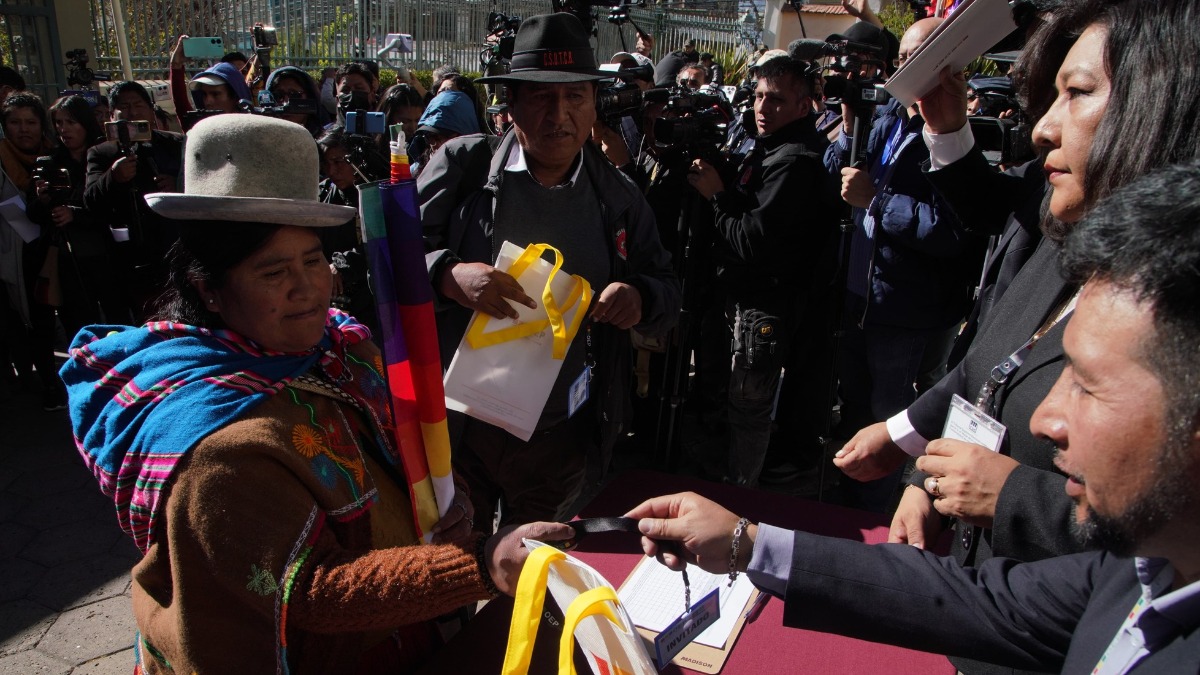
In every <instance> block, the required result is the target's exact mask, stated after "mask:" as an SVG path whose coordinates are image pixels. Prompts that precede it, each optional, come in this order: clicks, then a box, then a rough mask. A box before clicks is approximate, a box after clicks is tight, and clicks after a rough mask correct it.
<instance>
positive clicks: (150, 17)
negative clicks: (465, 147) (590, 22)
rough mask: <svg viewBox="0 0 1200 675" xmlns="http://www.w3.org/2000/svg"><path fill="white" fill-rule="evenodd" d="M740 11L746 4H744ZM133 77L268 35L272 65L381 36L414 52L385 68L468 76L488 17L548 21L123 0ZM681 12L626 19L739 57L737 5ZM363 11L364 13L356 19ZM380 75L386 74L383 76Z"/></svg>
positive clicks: (100, 32)
mask: <svg viewBox="0 0 1200 675" xmlns="http://www.w3.org/2000/svg"><path fill="white" fill-rule="evenodd" d="M742 1H743V2H746V1H747V0H742ZM91 3H92V25H93V35H94V36H95V41H96V44H95V50H94V54H95V57H96V58H95V63H96V67H97V69H100V70H111V71H114V72H120V65H119V63H120V61H119V58H118V52H117V46H116V34H115V28H114V21H113V4H112V0H91ZM121 4H122V5H123V7H124V10H125V27H126V33H127V35H128V37H129V44H130V53H131V54H132V57H131V59H130V60H131V63H132V65H133V70H134V73H135V77H138V78H160V77H163V76H164V73H165V71H166V68H167V61H168V59H169V56H170V51H171V49H172V47H173V46H174V42H175V38H176V37H177V36H178V35H180V34H188V35H191V36H193V37H198V36H218V37H221V38H222V39H223V40H224V42H225V47H226V50H227V51H232V50H235V49H236V50H240V51H243V52H246V53H250V52H251V50H252V44H251V36H250V27H251V26H252V25H253V24H254V23H255V22H262V23H264V24H267V25H273V26H274V27H275V29H276V31H277V36H278V38H279V45H278V46H277V47H276V48H275V50H274V52H273V61H274V62H275V63H280V64H282V63H288V64H293V65H297V66H300V67H303V68H308V69H312V70H316V69H319V68H321V67H324V66H337V65H339V64H341V63H345V62H347V61H352V60H354V59H357V58H372V59H374V58H377V53H378V50H379V49H380V48H382V47H383V46H384V39H385V36H386V35H387V34H388V33H407V34H410V35H412V36H413V41H414V45H413V46H414V51H413V52H412V53H409V54H395V53H393V55H392V60H393V62H396V63H403V64H404V65H405V66H407V67H409V68H416V69H427V68H433V67H436V66H438V65H441V64H443V63H450V64H453V65H456V66H458V67H460V68H463V69H465V70H468V71H473V70H479V69H480V63H479V61H480V59H479V54H480V51H481V49H482V41H483V38H484V35H485V34H486V33H487V19H488V14H489V12H491V11H499V12H503V13H505V14H508V15H510V16H514V15H515V16H521V17H528V16H532V15H535V14H541V13H545V12H547V11H549V9H550V3H549V2H547V1H546V0H496V1H495V2H493V1H492V0H408V1H401V2H378V1H376V2H370V1H369V0H245V1H242V0H186V2H185V1H184V0H123V1H122V3H121ZM697 4H703V5H705V6H706V8H705V9H689V8H688V4H686V3H673V4H669V5H668V4H654V5H651V6H648V7H645V8H635V9H633V10H631V12H630V18H631V19H632V21H633V22H634V23H636V24H637V26H639V27H640V28H641V29H642V30H645V31H648V32H650V33H651V34H652V35H653V36H654V37H655V40H656V55H657V56H661V55H663V54H665V53H667V52H669V51H671V50H673V49H678V48H680V46H681V45H682V44H683V42H684V40H686V39H689V38H690V39H692V40H695V41H696V43H697V44H696V46H697V49H699V50H700V51H712V52H714V53H719V52H729V51H734V52H736V51H744V50H745V49H746V48H747V47H749V45H748V44H747V41H746V40H745V39H744V38H743V36H742V29H743V28H744V26H742V25H741V24H740V23H739V21H738V16H737V14H736V10H737V5H736V4H734V3H732V2H729V3H721V4H714V3H713V2H708V3H692V5H693V6H694V5H697ZM363 7H365V8H366V10H365V11H360V9H361V8H363ZM596 25H597V38H596V41H595V42H596V53H597V56H598V57H599V58H600V59H601V60H602V61H603V60H605V59H607V58H608V56H610V55H611V54H613V53H614V52H617V51H622V42H621V34H622V33H624V36H625V39H626V41H627V43H626V46H627V47H628V48H629V49H632V48H633V46H634V41H635V35H634V30H633V27H632V26H630V25H628V24H627V25H625V26H624V27H622V28H619V27H618V26H616V25H613V24H610V23H607V22H605V21H604V19H603V18H601V19H600V20H599V21H598V22H597V24H596ZM385 67H386V66H385Z"/></svg>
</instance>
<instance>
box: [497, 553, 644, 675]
mask: <svg viewBox="0 0 1200 675" xmlns="http://www.w3.org/2000/svg"><path fill="white" fill-rule="evenodd" d="M524 542H525V547H526V548H528V549H529V558H528V559H526V561H525V567H524V568H522V570H521V577H520V579H518V581H517V593H516V597H515V598H514V599H513V614H512V622H511V623H510V624H509V630H508V647H507V649H506V650H505V653H504V666H503V667H502V668H501V670H500V672H501V675H527V674H528V672H529V663H530V660H531V657H532V656H533V646H534V644H535V642H536V641H537V633H538V627H539V625H540V624H541V623H542V612H543V611H545V610H544V609H543V603H544V602H545V596H546V594H547V593H549V594H550V596H551V597H553V598H554V602H556V603H557V604H558V606H559V608H561V609H562V611H563V626H562V634H561V635H560V636H559V638H558V640H559V646H558V675H577V673H576V670H575V661H574V659H573V657H574V654H575V644H576V643H578V644H579V647H580V650H581V651H582V652H583V654H584V656H585V657H586V658H587V662H588V666H590V667H591V671H592V675H613V674H616V673H624V674H626V675H655V674H656V672H657V669H656V668H655V667H654V662H653V661H652V660H651V659H650V655H649V653H647V652H646V645H645V643H644V642H643V640H642V637H641V636H640V635H639V634H638V632H637V630H635V629H634V626H633V621H631V620H630V618H629V613H628V612H626V611H625V608H624V607H623V606H621V602H620V600H618V599H617V592H616V591H615V590H614V589H613V587H612V584H610V583H608V580H606V579H605V578H604V577H603V576H601V575H600V573H599V572H597V571H596V570H594V569H592V568H591V567H589V566H588V565H587V564H586V563H584V562H583V561H581V560H579V559H578V558H573V557H571V556H569V555H567V554H566V553H563V552H562V551H559V550H558V549H556V548H554V547H552V546H547V545H546V544H543V543H541V542H537V541H531V540H529V539H526V540H524Z"/></svg>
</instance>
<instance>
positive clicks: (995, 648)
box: [629, 163, 1200, 673]
mask: <svg viewBox="0 0 1200 675" xmlns="http://www.w3.org/2000/svg"><path fill="white" fill-rule="evenodd" d="M1198 221H1200V164H1197V163H1191V164H1188V165H1182V166H1175V167H1169V168H1167V169H1163V170H1160V171H1158V172H1155V173H1152V174H1149V175H1147V176H1146V177H1144V178H1142V179H1140V180H1138V181H1136V182H1134V183H1131V184H1130V185H1128V186H1127V187H1125V188H1123V189H1121V190H1119V191H1117V192H1115V193H1114V194H1113V195H1112V197H1111V198H1109V199H1108V200H1106V201H1105V202H1102V203H1101V204H1099V205H1097V206H1096V207H1095V209H1094V210H1093V212H1092V213H1091V214H1090V215H1089V216H1088V218H1087V219H1085V220H1084V221H1083V222H1082V223H1081V224H1080V225H1079V226H1078V228H1077V229H1076V230H1075V231H1074V232H1073V233H1072V234H1071V235H1070V237H1069V239H1068V240H1067V243H1066V245H1065V248H1064V254H1063V260H1064V263H1063V267H1064V269H1065V270H1066V272H1067V275H1068V276H1069V277H1070V279H1071V280H1072V281H1073V282H1074V283H1081V284H1082V291H1081V292H1080V294H1079V298H1078V304H1077V307H1076V309H1075V312H1074V314H1073V316H1072V317H1071V319H1070V322H1069V323H1068V325H1067V326H1066V330H1065V332H1064V333H1063V334H1062V348H1063V351H1064V353H1065V356H1066V359H1067V365H1066V367H1065V368H1064V369H1063V371H1062V374H1061V376H1060V377H1059V378H1058V379H1057V381H1056V382H1055V384H1054V386H1053V388H1052V389H1051V390H1050V392H1049V394H1048V395H1047V396H1046V398H1045V400H1044V401H1043V402H1042V403H1041V405H1040V406H1039V407H1038V408H1037V410H1036V412H1035V413H1034V414H1033V416H1032V420H1031V423H1030V427H1031V431H1032V433H1033V434H1035V435H1037V436H1039V437H1041V438H1044V439H1046V440H1047V441H1049V442H1050V443H1052V444H1053V445H1054V447H1055V460H1054V463H1055V465H1056V466H1057V467H1058V468H1059V469H1060V470H1061V471H1062V472H1063V473H1064V474H1065V475H1066V476H1067V480H1066V485H1065V488H1064V491H1065V494H1066V495H1067V496H1068V497H1069V498H1070V500H1071V502H1072V505H1073V519H1074V522H1075V528H1074V529H1075V534H1076V536H1077V538H1078V539H1079V541H1080V542H1081V544H1083V545H1085V546H1088V547H1091V548H1098V549H1099V550H1096V551H1090V552H1085V553H1076V554H1072V555H1066V556H1061V557H1056V558H1050V559H1046V560H1040V561H1036V562H1029V563H1018V562H1016V561H1014V560H1007V559H1001V558H993V559H991V560H988V561H987V562H985V563H983V564H982V565H980V566H979V567H977V568H970V567H961V566H959V565H957V564H955V563H954V561H952V560H948V559H944V558H939V557H937V556H935V555H933V554H931V553H928V552H926V551H923V550H920V549H918V548H916V547H913V546H903V545H896V544H885V545H877V546H868V545H864V544H862V543H859V542H852V541H846V540H839V539H833V538H828V537H819V536H815V535H810V534H806V533H802V532H789V531H785V530H781V529H779V528H773V527H772V526H770V525H766V524H763V525H761V526H755V525H750V524H748V523H746V522H745V521H741V520H739V519H738V518H737V516H736V515H734V514H732V513H729V512H728V511H725V510H724V509H722V508H721V507H720V506H718V505H716V504H714V503H712V502H708V501H707V500H704V499H702V498H700V497H698V496H696V495H692V494H685V495H675V496H670V497H659V498H656V499H653V500H650V501H648V502H646V503H644V504H642V505H640V506H638V507H637V508H635V509H634V510H633V511H631V512H630V514H629V515H630V516H631V517H636V518H643V520H642V522H641V523H640V524H639V527H640V530H641V532H642V533H643V534H644V535H646V538H644V539H643V548H644V549H645V550H646V552H647V553H648V554H651V555H653V554H661V555H663V558H664V562H666V563H667V564H668V565H670V566H672V567H675V568H678V567H680V566H681V565H682V564H683V563H684V562H693V563H695V564H697V565H699V566H701V567H703V568H705V569H707V570H708V571H710V572H714V573H719V572H726V571H728V572H730V573H735V572H737V571H741V570H746V571H747V572H748V574H749V575H750V577H751V580H752V581H754V583H755V585H757V586H758V587H760V588H762V589H764V590H766V591H767V592H770V593H772V594H774V595H777V596H779V597H783V598H784V599H785V601H786V603H787V606H786V607H785V611H784V622H785V623H786V624H787V625H789V626H795V627H801V628H806V629H814V630H823V631H829V632H835V633H840V634H844V635H849V636H851V637H857V638H862V639H868V640H874V641H879V642H887V643H891V644H896V645H900V646H904V647H908V648H914V649H922V650H927V651H936V652H940V653H945V654H950V655H958V656H966V657H970V658H974V659H980V660H984V661H988V662H992V663H997V664H1001V665H1005V666H1010V667H1016V668H1028V669H1035V670H1039V671H1061V672H1066V673H1085V672H1099V673H1128V672H1133V671H1135V670H1136V671H1137V672H1147V673H1148V672H1155V673H1159V672H1164V673H1165V672H1170V673H1181V672H1197V668H1198V667H1200V630H1197V628H1200V531H1198V530H1200V490H1197V488H1196V487H1195V486H1196V484H1197V479H1198V478H1200V390H1198V388H1197V387H1196V386H1195V382H1196V381H1197V380H1198V378H1200V351H1198V350H1197V345H1200V314H1198V313H1197V312H1196V307H1197V306H1200V229H1197V228H1196V227H1195V223H1196V222H1198ZM1017 283H1020V280H1018V282H1017ZM1014 291H1015V289H1013V290H1012V291H1010V293H1011V292H1014ZM941 442H944V441H934V444H936V443H941ZM933 487H934V489H933V492H935V493H936V492H937V491H938V490H937V486H933ZM733 532H737V533H744V534H743V538H742V539H741V541H740V544H741V545H740V546H737V547H735V546H733V545H732V539H731V533H733ZM733 536H737V535H733ZM661 540H673V541H681V542H684V544H683V546H682V548H680V549H678V550H679V551H681V553H679V554H677V553H674V552H670V551H667V550H665V549H663V550H660V548H659V544H658V541H661ZM734 552H736V553H737V554H738V555H737V556H736V566H735V567H733V566H731V563H730V561H731V557H732V553H734ZM1129 556H1136V557H1134V558H1132V559H1131V558H1130V557H1129ZM731 567H733V569H731Z"/></svg>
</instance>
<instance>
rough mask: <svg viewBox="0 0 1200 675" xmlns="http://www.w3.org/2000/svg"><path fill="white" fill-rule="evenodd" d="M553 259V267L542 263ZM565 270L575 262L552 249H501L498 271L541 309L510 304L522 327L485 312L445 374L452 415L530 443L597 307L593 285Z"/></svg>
mask: <svg viewBox="0 0 1200 675" xmlns="http://www.w3.org/2000/svg"><path fill="white" fill-rule="evenodd" d="M546 253H550V254H552V255H553V262H549V261H547V260H543V258H542V256H543V254H546ZM564 264H569V261H564V260H563V256H562V253H561V252H559V251H558V249H556V248H554V247H553V246H550V245H548V244H530V245H529V246H526V247H525V248H524V249H522V248H520V247H519V246H516V245H514V244H512V243H511V242H507V241H506V242H504V243H503V244H502V245H501V247H500V251H499V254H498V256H497V258H496V268H497V269H501V270H504V271H506V272H508V273H509V274H510V275H512V277H513V278H514V279H516V280H517V283H519V284H520V285H521V288H522V289H524V291H525V293H526V294H527V295H529V297H531V298H536V299H537V300H538V303H537V304H538V306H537V308H536V309H530V308H528V307H525V306H524V305H520V304H517V303H510V304H511V305H512V306H513V308H514V309H516V310H517V313H518V315H519V316H518V318H517V319H516V320H512V319H494V318H492V317H490V316H488V315H487V314H483V313H480V312H476V313H475V314H474V316H472V317H471V322H470V323H469V324H468V325H467V331H466V334H465V335H464V336H463V339H462V341H461V342H460V343H459V346H458V350H457V351H455V353H454V358H453V360H452V361H451V362H450V368H449V369H448V370H447V371H446V377H445V383H444V384H445V389H446V407H447V408H448V409H450V410H457V411H459V412H462V413H466V414H468V415H470V416H472V417H475V418H476V419H480V420H482V421H484V422H487V423H489V424H494V425H496V426H498V427H500V428H502V429H505V430H507V431H508V432H509V433H511V434H512V435H514V436H516V437H517V438H520V439H521V440H526V441H527V440H529V438H530V437H531V436H532V435H533V432H534V430H535V429H536V427H537V422H538V420H539V419H540V418H541V415H542V410H544V409H545V407H546V401H547V400H548V399H549V397H550V391H551V390H552V389H553V387H554V383H555V381H556V380H557V379H558V375H559V371H560V370H562V365H563V359H564V358H565V357H566V355H567V350H568V349H569V348H570V346H571V341H572V340H574V339H575V336H576V335H577V334H578V333H579V329H580V327H581V326H582V325H583V321H584V319H585V318H586V317H587V310H588V307H589V306H590V305H591V302H592V287H591V285H589V284H588V282H587V280H586V279H584V278H583V277H581V276H579V275H572V274H568V273H567V272H566V271H565V270H564V269H563V266H564ZM568 375H569V376H570V377H575V376H576V375H577V374H575V373H570V374H568Z"/></svg>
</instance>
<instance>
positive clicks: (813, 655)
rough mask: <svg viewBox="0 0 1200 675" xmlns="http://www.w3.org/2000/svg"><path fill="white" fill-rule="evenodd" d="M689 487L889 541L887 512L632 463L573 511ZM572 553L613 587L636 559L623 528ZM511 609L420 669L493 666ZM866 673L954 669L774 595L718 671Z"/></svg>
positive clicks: (507, 603) (537, 661)
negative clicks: (801, 620) (824, 627)
mask: <svg viewBox="0 0 1200 675" xmlns="http://www.w3.org/2000/svg"><path fill="white" fill-rule="evenodd" d="M688 490H690V491H693V492H696V493H698V494H701V495H703V496H705V497H708V498H709V499H712V500H714V501H716V502H718V503H720V504H722V505H724V506H725V507H726V508H728V509H730V510H731V511H734V512H735V513H738V514H739V515H742V516H745V517H747V518H749V519H751V520H752V521H755V522H759V521H765V522H767V523H770V524H772V525H777V526H780V527H788V528H794V529H802V530H805V531H808V532H815V533H817V534H823V535H828V536H833V537H841V538H843V539H854V540H858V541H863V542H867V543H871V544H874V543H880V542H883V541H886V540H887V526H888V519H887V518H886V517H885V516H883V515H881V514H872V513H867V512H864V511H857V510H854V509H847V508H843V507H839V506H833V505H830V504H821V503H818V502H812V501H808V500H805V499H800V498H797V497H791V496H788V495H783V494H778V493H772V492H762V491H756V490H748V489H745V488H738V487H734V486H730V485H721V484H717V483H710V482H707V481H702V480H700V479H697V478H693V477H688V476H676V475H672V474H665V473H658V472H652V471H630V472H626V473H624V474H622V475H620V476H618V477H617V478H615V479H614V480H613V481H612V482H610V483H609V484H608V485H607V486H606V487H605V488H604V490H602V491H601V492H600V494H599V495H597V496H596V498H595V499H594V500H592V502H591V503H590V504H588V505H587V506H586V507H585V508H584V509H583V510H582V511H581V512H580V514H579V516H580V517H581V518H590V517H604V516H619V515H622V514H624V513H625V512H626V511H628V510H629V509H631V508H633V507H634V506H636V505H637V504H639V503H640V502H642V501H643V500H645V499H647V498H649V497H653V496H657V495H662V494H670V493H673V492H683V491H688ZM572 555H575V556H576V557H578V558H579V559H581V560H583V561H584V562H586V563H587V564H589V565H591V566H592V567H594V568H595V569H596V570H597V571H599V572H600V573H601V574H603V575H604V577H605V578H606V579H608V580H609V582H610V583H612V584H613V586H620V585H621V582H622V581H624V579H625V577H626V576H628V575H629V573H630V572H631V571H632V570H633V567H634V565H636V564H637V563H638V561H639V560H640V559H641V557H642V553H641V549H640V547H639V544H638V541H637V538H636V537H635V536H634V535H629V534H621V533H612V534H598V535H591V536H589V537H588V538H587V539H585V540H583V541H582V542H581V544H580V546H579V548H578V549H576V550H575V551H572ZM511 613H512V600H511V599H510V598H500V599H497V600H493V601H491V602H489V603H488V604H487V605H486V606H485V607H484V608H483V609H482V610H481V611H480V612H479V614H478V615H477V616H476V617H475V619H474V620H473V621H471V622H470V623H469V624H468V625H467V627H466V628H464V629H463V630H462V631H461V632H460V633H459V634H458V635H456V636H455V637H454V639H453V640H452V641H451V642H450V644H449V645H447V647H446V649H443V650H442V651H441V652H440V653H439V654H438V656H437V658H436V659H435V660H434V662H433V663H430V664H428V666H427V667H426V669H425V670H424V672H430V673H433V672H440V673H498V672H499V671H500V665H501V663H502V662H503V660H504V648H505V642H506V640H507V636H508V624H509V617H510V615H511ZM556 649H557V645H556V644H550V641H549V640H542V639H540V638H539V640H538V642H537V648H535V650H534V658H533V663H532V665H531V668H530V672H531V673H554V672H555V668H556V661H555V659H556V654H555V651H554V650H556ZM580 672H586V671H585V670H581V671H580ZM662 672H663V673H669V674H671V675H676V674H679V673H694V672H695V671H692V670H688V669H686V668H679V667H677V666H675V665H670V666H668V667H667V668H666V669H664V670H663V671H662ZM872 672H886V673H889V675H892V674H895V675H905V674H909V673H911V674H912V675H918V674H919V675H930V674H945V675H952V674H953V673H954V672H955V669H954V667H953V666H951V665H950V663H949V662H948V661H947V660H946V658H945V657H943V656H939V655H935V654H928V653H925V652H917V651H912V650H907V649H901V648H898V647H892V646H888V645H880V644H875V643H871V642H864V641H862V640H855V639H852V638H846V637H841V636H838V635H829V634H824V633H815V632H812V631H805V630H798V629H794V628H786V627H784V626H783V601H781V600H779V599H777V598H772V599H771V600H770V602H768V603H767V605H766V607H765V608H764V609H763V612H762V614H761V616H759V618H758V620H757V621H755V622H753V623H748V624H746V627H745V628H744V630H743V631H742V634H741V636H740V637H739V638H738V641H737V643H736V645H735V646H734V649H733V653H732V654H730V656H729V660H728V661H727V662H726V664H725V668H724V669H723V670H722V671H721V673H722V675H740V674H743V673H754V674H756V675H758V674H765V673H822V674H836V673H847V674H849V673H872Z"/></svg>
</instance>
